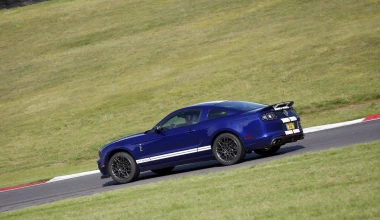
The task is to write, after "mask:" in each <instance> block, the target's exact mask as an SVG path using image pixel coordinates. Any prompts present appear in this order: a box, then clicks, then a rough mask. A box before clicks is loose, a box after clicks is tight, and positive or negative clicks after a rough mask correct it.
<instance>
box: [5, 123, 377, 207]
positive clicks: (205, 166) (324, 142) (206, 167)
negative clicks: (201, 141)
mask: <svg viewBox="0 0 380 220" xmlns="http://www.w3.org/2000/svg"><path fill="white" fill-rule="evenodd" d="M375 140H380V120H375V121H368V122H362V123H359V124H354V125H349V126H345V127H340V128H334V129H329V130H323V131H318V132H313V133H308V134H306V136H305V139H304V140H302V141H298V142H295V143H290V144H287V145H285V146H283V147H282V148H281V149H280V151H278V152H277V154H276V155H274V156H271V157H266V158H265V157H260V156H258V155H256V154H254V153H252V154H249V155H247V157H246V159H245V161H244V162H243V163H240V164H236V165H233V166H228V167H225V166H220V165H219V164H218V163H217V162H216V161H208V162H202V163H197V164H191V165H183V166H179V167H176V168H175V169H174V170H173V171H172V174H170V175H165V176H157V175H156V174H154V173H151V172H144V173H141V174H140V177H139V179H138V180H137V181H135V182H132V183H129V184H123V185H116V183H115V182H113V181H112V179H110V178H109V179H103V180H102V179H100V174H92V175H88V176H83V177H77V178H73V179H68V180H63V181H58V182H52V183H47V184H42V185H36V186H31V187H27V188H22V189H16V190H12V191H5V192H0V212H4V211H8V210H14V209H20V208H24V207H27V206H33V205H39V204H43V203H48V202H53V201H58V200H61V199H66V198H72V197H78V196H84V195H91V194H94V193H98V192H105V191H110V190H115V189H121V188H126V187H131V186H136V185H142V184H147V183H153V182H158V181H163V180H166V179H171V178H178V177H181V176H186V175H195V174H207V173H212V172H218V171H222V170H229V169H235V168H239V167H245V166H252V165H255V164H259V163H263V162H267V161H272V160H276V159H280V158H284V157H289V156H294V155H298V154H303V153H306V152H313V151H320V150H325V149H329V148H336V147H343V146H346V145H351V144H357V143H363V142H370V141H375ZM95 167H96V165H95V161H94V169H95Z"/></svg>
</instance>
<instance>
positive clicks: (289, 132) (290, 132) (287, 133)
mask: <svg viewBox="0 0 380 220" xmlns="http://www.w3.org/2000/svg"><path fill="white" fill-rule="evenodd" d="M285 134H286V135H289V134H293V131H291V130H290V131H285Z"/></svg>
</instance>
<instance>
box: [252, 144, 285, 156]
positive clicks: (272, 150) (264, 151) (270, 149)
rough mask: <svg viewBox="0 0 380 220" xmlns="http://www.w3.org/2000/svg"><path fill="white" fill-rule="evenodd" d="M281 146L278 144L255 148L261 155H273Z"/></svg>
mask: <svg viewBox="0 0 380 220" xmlns="http://www.w3.org/2000/svg"><path fill="white" fill-rule="evenodd" d="M280 147H281V146H276V147H268V148H263V149H257V150H253V151H254V152H255V153H256V154H258V155H261V156H271V155H273V154H275V153H276V152H277V151H278V150H279V149H280Z"/></svg>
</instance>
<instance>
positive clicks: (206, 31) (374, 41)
mask: <svg viewBox="0 0 380 220" xmlns="http://www.w3.org/2000/svg"><path fill="white" fill-rule="evenodd" d="M379 20H380V2H379V1H377V0H375V1H374V0H363V1H354V0H337V1H327V0H325V1H323V0H319V1H304V0H303V1H290V0H276V1H269V0H260V1H259V0H258V1H247V0H237V1H226V0H221V1H207V0H188V1H167V0H145V1H137V0H135V1H133V0H129V1H112V2H109V1H108V2H105V1H99V0H93V1H88V0H75V1H63V0H57V1H49V2H44V3H40V4H38V5H32V6H28V7H24V8H17V9H12V10H2V11H0V30H1V31H0V78H1V80H0V112H1V126H0V142H1V144H2V148H1V149H2V153H1V155H0V161H2V163H1V165H0V180H1V181H0V182H1V183H0V185H6V184H11V183H12V184H13V183H16V182H18V181H21V182H28V181H34V180H36V178H48V177H50V176H52V175H58V174H65V173H70V172H74V171H80V170H82V171H85V170H87V169H90V168H91V169H95V168H96V167H95V159H96V157H97V150H98V149H99V147H101V146H102V145H103V144H105V143H107V142H108V141H110V140H112V139H115V138H118V137H121V136H123V135H126V134H130V133H133V132H137V131H143V130H147V129H149V128H151V127H152V126H153V125H154V124H155V122H156V121H158V120H159V119H160V118H161V117H163V116H165V115H166V114H167V113H168V112H170V111H172V110H175V109H176V108H178V107H183V106H185V105H188V104H193V103H197V102H202V101H209V100H221V99H238V100H250V101H255V102H261V103H275V102H280V101H283V100H294V101H295V103H296V104H295V106H296V109H297V110H298V111H299V113H300V114H301V116H302V118H303V119H302V120H303V125H304V126H310V125H318V124H322V123H331V122H337V121H341V120H349V119H355V118H359V117H362V116H365V115H368V114H371V113H379V112H380V86H379V84H380V62H379V60H380V38H379V36H380V26H379V25H378V22H377V21H379ZM7 181H8V182H7ZM9 181H10V182H9Z"/></svg>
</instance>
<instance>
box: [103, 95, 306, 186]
mask: <svg viewBox="0 0 380 220" xmlns="http://www.w3.org/2000/svg"><path fill="white" fill-rule="evenodd" d="M292 106H293V102H292V101H290V102H282V103H278V104H274V105H263V104H257V103H252V102H243V101H214V102H205V103H200V104H196V105H192V106H188V107H185V108H182V109H178V110H176V111H174V112H172V113H170V114H169V115H168V116H166V117H165V118H163V119H162V120H161V121H160V122H158V123H157V125H155V126H154V127H153V128H152V129H150V130H148V131H145V132H142V133H138V134H134V135H130V136H126V137H123V138H121V139H119V140H116V141H114V142H111V143H109V144H107V145H105V146H104V147H102V148H101V149H100V150H99V157H100V159H99V160H98V167H99V170H100V172H101V173H102V178H108V177H112V178H113V179H114V180H115V181H116V182H118V183H127V182H130V181H133V180H135V179H136V178H137V176H138V175H139V173H140V172H142V171H146V170H151V171H153V172H155V173H157V174H165V173H169V172H170V171H171V170H172V169H173V168H174V167H175V166H178V165H181V164H188V163H194V162H197V161H204V160H213V159H216V160H217V161H218V162H219V163H221V164H223V165H232V164H236V163H239V162H240V161H242V160H243V159H244V157H245V155H246V153H252V151H253V152H255V153H257V154H259V155H263V156H269V155H272V154H274V153H275V152H277V151H278V150H279V149H280V147H281V145H284V144H286V143H289V142H295V141H297V140H300V139H303V138H304V134H303V131H302V128H301V124H300V118H299V116H298V115H297V113H296V111H295V110H294V109H293V107H292Z"/></svg>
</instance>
